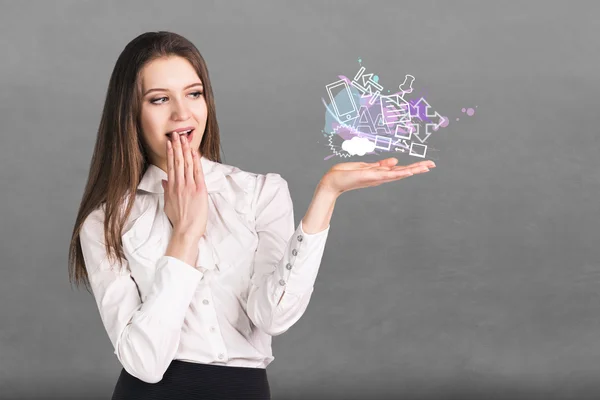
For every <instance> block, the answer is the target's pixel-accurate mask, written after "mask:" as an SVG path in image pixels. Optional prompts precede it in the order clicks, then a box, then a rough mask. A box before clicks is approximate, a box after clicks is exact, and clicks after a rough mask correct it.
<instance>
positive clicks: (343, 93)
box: [325, 79, 358, 121]
mask: <svg viewBox="0 0 600 400" xmlns="http://www.w3.org/2000/svg"><path fill="white" fill-rule="evenodd" d="M338 88H340V89H339V92H338V93H337V95H335V96H334V94H333V91H334V90H335V89H338ZM325 89H326V90H327V93H328V94H329V98H330V99H331V104H332V105H333V109H334V110H335V113H336V115H337V118H338V119H341V120H344V121H351V120H353V119H355V118H356V117H358V107H357V106H356V103H354V97H353V96H352V92H351V91H350V87H349V86H348V84H347V83H346V82H345V81H344V80H342V79H340V80H339V81H336V82H333V83H330V84H329V85H327V86H325ZM338 97H339V98H338Z"/></svg>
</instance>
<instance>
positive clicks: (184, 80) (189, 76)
mask: <svg viewBox="0 0 600 400" xmlns="http://www.w3.org/2000/svg"><path fill="white" fill-rule="evenodd" d="M140 78H141V79H140V83H141V85H142V90H143V91H145V90H147V89H151V88H154V87H160V88H165V89H167V88H168V89H173V90H177V89H181V88H183V87H184V86H186V85H188V84H190V83H192V82H201V80H200V77H199V76H198V74H197V73H196V70H195V69H194V67H193V66H192V64H191V63H190V62H189V61H188V60H186V59H185V58H182V57H169V58H159V59H156V60H152V61H150V62H149V63H148V64H146V65H145V66H144V67H143V68H142V70H141V73H140Z"/></svg>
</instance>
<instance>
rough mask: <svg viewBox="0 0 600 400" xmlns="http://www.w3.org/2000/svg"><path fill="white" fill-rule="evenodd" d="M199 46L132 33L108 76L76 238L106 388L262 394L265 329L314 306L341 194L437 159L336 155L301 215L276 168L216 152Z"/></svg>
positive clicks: (128, 394) (268, 332)
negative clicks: (115, 371) (108, 364)
mask: <svg viewBox="0 0 600 400" xmlns="http://www.w3.org/2000/svg"><path fill="white" fill-rule="evenodd" d="M219 148H220V138H219V128H218V124H217V118H216V114H215V104H214V99H213V92H212V87H211V83H210V79H209V75H208V70H207V67H206V64H205V62H204V59H203V58H202V56H201V55H200V53H199V52H198V50H197V49H196V47H195V46H194V45H193V44H192V43H190V42H189V41H188V40H186V39H185V38H183V37H182V36H180V35H177V34H174V33H170V32H162V31H161V32H148V33H145V34H142V35H140V36H138V37H137V38H135V39H134V40H133V41H131V42H130V43H129V44H128V45H127V46H126V47H125V49H124V50H123V52H122V53H121V55H120V56H119V58H118V60H117V62H116V65H115V67H114V70H113V73H112V75H111V78H110V82H109V86H108V92H107V95H106V100H105V104H104V110H103V113H102V118H101V121H100V126H99V129H98V136H97V140H96V144H95V147H94V152H93V156H92V161H91V166H90V173H89V177H88V181H87V184H86V187H85V191H84V195H83V199H82V201H81V205H80V208H79V212H78V214H77V220H76V223H75V227H74V229H73V236H72V240H71V245H70V249H69V278H70V281H71V283H73V282H75V283H76V284H77V285H80V284H84V285H85V287H86V288H87V290H88V291H89V290H90V288H91V290H92V294H93V296H94V298H95V300H96V304H97V306H98V310H99V311H100V316H101V319H102V323H103V324H104V327H105V329H106V332H107V333H108V336H109V338H110V341H111V342H112V345H113V346H114V353H115V355H116V356H117V358H118V360H119V361H120V362H121V364H122V366H123V369H122V371H121V374H120V376H119V379H118V381H117V383H116V387H115V389H114V393H113V397H112V398H113V399H114V400H116V399H127V400H135V399H171V400H176V399H187V400H190V399H270V389H269V383H268V380H267V374H266V367H267V365H269V363H270V362H271V361H273V359H274V358H273V356H272V352H271V338H272V336H275V335H280V334H282V333H284V332H285V331H287V330H288V329H289V328H290V327H291V326H292V325H293V324H294V323H295V322H297V321H298V320H299V319H300V317H301V316H302V314H303V313H304V311H305V310H306V307H307V306H308V303H309V300H310V298H311V294H312V292H313V288H314V286H313V285H314V282H315V279H316V276H317V272H318V270H319V266H320V263H321V258H322V255H323V251H324V247H325V242H326V239H327V235H328V232H329V221H330V219H331V216H332V213H333V208H334V205H335V202H336V200H337V198H338V196H339V195H340V194H342V193H344V192H347V191H349V190H353V189H358V188H363V187H368V186H377V185H380V184H382V183H384V182H391V181H396V180H399V179H402V178H405V177H407V176H410V175H412V174H417V173H420V172H425V171H428V170H429V169H428V167H429V168H431V167H434V166H435V165H434V163H433V162H431V161H423V162H419V163H416V164H412V165H410V166H398V167H396V166H395V164H396V163H397V160H396V159H395V158H391V159H386V160H383V161H380V162H376V163H370V164H367V163H363V162H349V163H343V164H338V165H336V166H334V167H332V168H331V169H330V170H329V171H327V173H326V174H325V175H324V176H323V178H322V179H321V180H320V182H319V183H318V185H317V187H316V190H315V192H314V197H313V200H312V202H311V204H310V206H309V209H308V212H307V213H306V215H305V216H304V218H303V219H302V220H301V222H300V223H299V225H298V227H296V228H295V227H294V215H293V207H292V199H291V197H290V192H289V189H288V185H287V182H286V180H284V179H283V178H282V177H281V176H280V175H279V174H276V173H267V174H255V173H251V172H246V171H243V170H240V169H239V168H236V167H234V166H230V165H225V164H222V163H221V161H220V152H219Z"/></svg>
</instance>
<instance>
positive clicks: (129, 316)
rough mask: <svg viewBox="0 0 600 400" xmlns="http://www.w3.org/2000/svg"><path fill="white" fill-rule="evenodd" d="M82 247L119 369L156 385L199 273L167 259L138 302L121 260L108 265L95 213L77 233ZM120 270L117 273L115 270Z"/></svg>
mask: <svg viewBox="0 0 600 400" xmlns="http://www.w3.org/2000/svg"><path fill="white" fill-rule="evenodd" d="M80 241H81V249H82V252H83V258H84V262H85V267H86V270H87V273H88V277H89V280H90V286H91V288H92V291H93V294H94V298H95V300H96V304H97V306H98V310H99V311H100V317H101V319H102V323H103V324H104V327H105V329H106V332H107V333H108V336H109V338H110V341H111V343H112V345H113V347H114V349H115V350H114V353H115V354H116V356H117V358H118V359H119V361H120V362H121V364H122V365H123V368H124V369H125V370H126V371H127V372H129V373H130V374H131V375H133V376H135V377H136V378H138V379H140V380H142V381H144V382H148V383H157V382H159V381H160V380H162V378H163V375H164V373H165V371H166V370H167V368H168V366H169V364H170V363H171V361H172V360H173V358H174V356H175V353H176V351H177V348H178V346H179V338H180V332H181V326H182V325H183V321H184V318H185V314H186V311H187V309H188V307H189V305H190V303H191V301H192V297H193V295H194V292H195V289H196V286H197V285H198V283H199V282H200V280H201V279H202V277H203V274H202V272H200V271H198V270H197V269H195V268H193V267H192V266H190V265H189V264H187V263H185V262H183V261H181V260H179V259H177V258H174V257H170V256H162V257H161V258H160V259H159V260H158V262H157V264H156V266H154V265H148V268H156V275H155V280H154V282H153V285H152V288H151V290H150V292H149V294H148V296H147V297H146V299H145V301H144V302H143V303H142V301H141V299H140V295H139V292H138V289H137V285H136V283H135V281H134V280H133V277H132V276H131V273H130V269H129V263H128V262H127V261H126V260H124V262H123V265H122V267H120V265H119V264H118V263H114V264H112V263H109V261H108V259H107V255H106V250H105V247H104V231H103V217H101V213H100V210H96V211H94V212H93V213H92V214H90V216H88V218H87V219H86V220H85V221H84V224H83V226H82V228H81V231H80ZM120 268H121V270H120Z"/></svg>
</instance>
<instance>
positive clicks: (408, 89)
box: [398, 75, 415, 98]
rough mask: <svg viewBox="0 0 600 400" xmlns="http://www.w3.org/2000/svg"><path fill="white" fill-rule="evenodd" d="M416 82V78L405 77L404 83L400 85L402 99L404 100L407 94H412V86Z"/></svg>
mask: <svg viewBox="0 0 600 400" xmlns="http://www.w3.org/2000/svg"><path fill="white" fill-rule="evenodd" d="M414 81H415V77H414V76H412V75H405V76H404V82H402V83H401V84H400V85H398V88H399V89H400V91H401V92H402V98H404V94H405V93H412V91H413V87H412V84H413V82H414Z"/></svg>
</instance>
